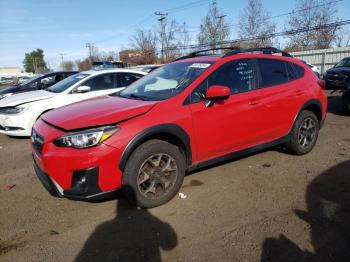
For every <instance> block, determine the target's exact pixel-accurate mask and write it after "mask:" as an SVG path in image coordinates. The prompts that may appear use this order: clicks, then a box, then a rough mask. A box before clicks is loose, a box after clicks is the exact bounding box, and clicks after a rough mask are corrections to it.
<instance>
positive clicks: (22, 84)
mask: <svg viewBox="0 0 350 262" xmlns="http://www.w3.org/2000/svg"><path fill="white" fill-rule="evenodd" d="M42 76H43V75H42V74H40V75H36V76H34V77H32V78H29V79H28V80H26V81H24V82H22V83H21V84H20V85H19V86H25V85H27V84H30V83H31V82H34V81H36V80H38V79H39V78H40V77H42Z"/></svg>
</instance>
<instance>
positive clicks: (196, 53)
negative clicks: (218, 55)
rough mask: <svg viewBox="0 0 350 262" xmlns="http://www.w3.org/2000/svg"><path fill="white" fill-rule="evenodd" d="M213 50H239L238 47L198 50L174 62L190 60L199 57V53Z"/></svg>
mask: <svg viewBox="0 0 350 262" xmlns="http://www.w3.org/2000/svg"><path fill="white" fill-rule="evenodd" d="M215 50H239V47H235V46H232V47H216V48H209V49H204V50H199V51H195V52H192V53H189V54H188V55H185V56H182V57H179V58H176V59H175V60H174V62H175V61H179V60H182V59H186V58H192V57H196V56H200V55H199V54H200V53H204V52H208V51H215ZM233 52H234V51H233Z"/></svg>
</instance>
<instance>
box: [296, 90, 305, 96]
mask: <svg viewBox="0 0 350 262" xmlns="http://www.w3.org/2000/svg"><path fill="white" fill-rule="evenodd" d="M303 94H305V91H304V90H297V91H295V95H296V96H301V95H303Z"/></svg>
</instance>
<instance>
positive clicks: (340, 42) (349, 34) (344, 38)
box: [335, 28, 350, 47]
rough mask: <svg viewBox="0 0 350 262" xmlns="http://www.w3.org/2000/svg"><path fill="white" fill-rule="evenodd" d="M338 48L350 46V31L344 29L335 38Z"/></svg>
mask: <svg viewBox="0 0 350 262" xmlns="http://www.w3.org/2000/svg"><path fill="white" fill-rule="evenodd" d="M335 45H336V47H342V46H349V45H350V31H349V30H348V29H345V28H342V29H340V30H339V32H338V33H337V36H336V38H335Z"/></svg>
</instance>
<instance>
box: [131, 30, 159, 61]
mask: <svg viewBox="0 0 350 262" xmlns="http://www.w3.org/2000/svg"><path fill="white" fill-rule="evenodd" d="M131 42H132V43H131V45H132V47H133V48H135V49H136V50H138V51H140V52H141V59H140V61H139V63H140V64H152V63H154V62H155V61H156V59H157V57H156V48H157V36H156V33H155V32H154V31H153V30H151V29H149V30H144V29H137V30H136V32H135V34H134V35H133V36H132V38H131Z"/></svg>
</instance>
